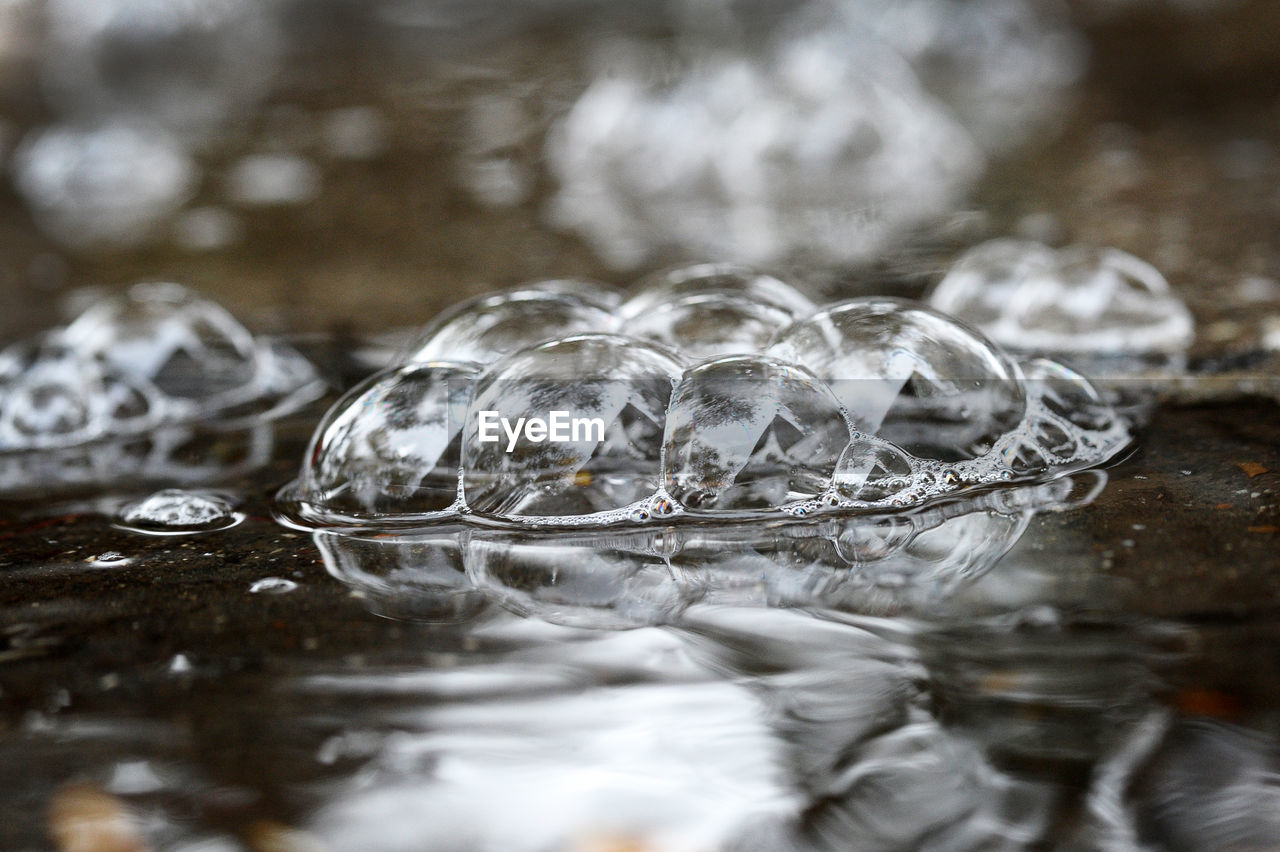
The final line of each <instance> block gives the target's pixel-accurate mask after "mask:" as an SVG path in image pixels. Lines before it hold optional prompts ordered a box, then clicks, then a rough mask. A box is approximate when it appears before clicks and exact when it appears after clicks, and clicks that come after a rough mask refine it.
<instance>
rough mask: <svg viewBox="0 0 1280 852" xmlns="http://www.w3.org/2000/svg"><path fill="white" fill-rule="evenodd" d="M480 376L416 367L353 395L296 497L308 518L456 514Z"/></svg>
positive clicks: (317, 443)
mask: <svg viewBox="0 0 1280 852" xmlns="http://www.w3.org/2000/svg"><path fill="white" fill-rule="evenodd" d="M477 374H478V369H477V368H476V367H475V366H474V365H469V364H449V363H444V362H433V363H428V364H411V365H408V366H404V367H393V368H390V369H387V370H384V371H382V372H380V373H377V374H375V375H373V376H371V377H369V378H368V379H366V380H365V381H364V382H362V383H360V384H359V385H357V386H356V387H354V388H352V389H351V390H350V391H348V392H347V394H346V395H344V396H343V397H342V399H340V400H338V402H337V404H336V405H334V406H333V407H332V408H331V409H330V410H329V413H328V414H327V415H325V418H324V419H323V420H322V421H321V422H320V425H319V427H318V428H317V429H316V432H315V436H314V437H313V438H312V441H311V448H310V449H309V451H308V452H307V460H306V464H305V466H304V469H303V473H302V476H301V478H300V479H299V481H298V483H297V485H296V488H295V491H294V493H293V494H292V499H293V500H295V501H297V505H298V507H299V509H300V511H301V512H303V513H304V514H308V515H315V516H317V517H324V516H326V515H342V516H357V517H359V516H370V517H377V516H379V515H406V514H425V513H441V512H444V511H445V510H448V509H450V508H452V507H453V506H454V505H455V503H456V502H457V497H458V465H459V461H460V458H461V438H460V432H461V429H462V425H463V423H464V422H465V415H466V410H467V405H468V403H469V402H470V400H471V393H472V390H473V387H474V385H475V379H476V376H477Z"/></svg>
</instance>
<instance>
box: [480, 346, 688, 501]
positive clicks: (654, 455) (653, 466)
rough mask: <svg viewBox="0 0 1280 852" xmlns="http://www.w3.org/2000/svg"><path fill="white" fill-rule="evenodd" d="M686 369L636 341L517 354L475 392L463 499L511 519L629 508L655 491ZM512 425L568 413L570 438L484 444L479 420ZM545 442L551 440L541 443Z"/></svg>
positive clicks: (498, 440)
mask: <svg viewBox="0 0 1280 852" xmlns="http://www.w3.org/2000/svg"><path fill="white" fill-rule="evenodd" d="M679 375H680V364H679V362H678V361H676V359H675V358H674V357H673V356H672V355H671V354H669V353H667V352H665V351H663V350H661V349H658V348H656V347H654V346H652V345H649V344H646V343H643V342H641V341H638V340H634V339H631V338H626V337H621V336H616V335H602V334H583V335H576V336H572V337H566V338H563V339H560V340H555V341H552V342H550V343H544V344H541V345H539V346H535V347H533V348H531V349H527V350H524V351H522V352H517V353H515V354H513V355H510V356H508V357H507V358H505V359H503V360H502V361H499V362H497V363H495V364H493V365H492V366H491V367H490V368H489V369H488V370H486V371H485V374H484V375H483V376H482V377H481V379H480V380H479V382H478V383H477V386H476V392H475V397H474V398H473V400H472V403H471V408H470V410H469V411H468V413H467V419H466V431H465V433H464V440H463V454H462V461H463V493H464V497H465V500H466V502H467V505H468V506H469V507H470V508H471V509H473V510H475V511H477V512H484V513H491V514H498V515H508V516H521V515H524V516H558V517H563V516H570V515H590V514H595V513H599V512H607V511H610V510H617V509H623V508H624V507H626V506H628V505H630V504H631V503H634V502H635V501H637V500H640V499H643V498H647V497H648V496H650V495H652V494H653V493H654V491H655V490H656V489H657V486H658V477H659V473H660V461H659V459H660V454H661V449H662V430H663V424H664V422H665V417H666V411H667V405H668V402H669V401H670V397H671V389H672V386H673V385H674V383H675V381H676V379H677V378H678V377H679ZM483 411H490V412H496V416H497V418H500V419H501V420H504V421H506V422H508V423H518V422H521V421H522V419H523V420H524V422H528V419H529V418H538V417H540V418H547V417H548V416H549V414H550V412H554V411H562V412H565V413H571V416H572V417H573V418H580V419H581V420H582V421H584V422H582V423H581V424H580V425H581V429H580V431H579V432H578V434H576V435H575V434H573V424H570V425H568V426H566V427H565V430H566V433H567V435H568V437H569V439H570V440H565V441H553V440H549V439H548V440H536V439H535V437H534V436H531V435H530V432H529V431H528V429H526V430H525V432H523V433H522V434H521V435H520V436H517V437H516V438H514V439H511V440H505V436H500V437H499V438H495V439H494V440H492V441H487V442H482V441H481V440H480V437H481V436H480V434H479V413H480V412H483ZM544 438H546V436H544Z"/></svg>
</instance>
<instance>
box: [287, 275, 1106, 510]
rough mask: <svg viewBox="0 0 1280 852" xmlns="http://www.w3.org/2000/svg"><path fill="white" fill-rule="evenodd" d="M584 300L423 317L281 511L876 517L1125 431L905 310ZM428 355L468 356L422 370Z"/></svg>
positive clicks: (546, 292) (529, 290) (674, 290)
mask: <svg viewBox="0 0 1280 852" xmlns="http://www.w3.org/2000/svg"><path fill="white" fill-rule="evenodd" d="M587 286H588V285H584V284H581V283H575V284H573V285H572V286H560V285H556V286H544V285H526V286H522V287H518V288H515V289H513V290H510V291H506V292H504V293H498V294H495V295H493V296H487V297H483V298H480V299H476V300H472V301H471V302H468V303H466V304H465V305H463V306H461V307H459V308H455V309H454V310H453V311H450V312H449V313H447V314H446V315H445V316H444V317H443V318H441V319H440V320H438V321H437V322H435V323H433V324H432V325H431V326H429V327H428V329H427V330H426V331H424V333H423V335H422V336H421V339H420V340H419V341H418V342H417V343H415V344H414V346H413V347H411V348H410V349H409V350H408V352H407V355H406V359H407V361H406V363H405V364H404V365H402V366H397V367H392V368H390V369H389V370H387V371H386V372H384V373H381V374H379V375H377V376H375V377H373V378H371V379H370V380H368V382H366V383H365V384H364V385H362V386H360V387H359V388H357V389H356V390H354V391H352V392H351V393H350V394H348V395H347V396H346V397H344V398H343V399H342V400H340V401H339V403H338V404H337V405H336V406H335V407H334V408H333V409H332V410H331V411H330V413H329V414H328V415H327V416H326V418H325V420H324V422H323V423H322V424H321V427H320V428H319V429H318V430H317V432H316V436H315V438H314V439H313V443H312V450H311V453H310V455H309V456H308V459H307V461H306V463H305V465H304V468H303V471H302V474H301V476H300V477H299V479H298V481H297V482H296V483H295V484H294V485H293V486H291V487H290V488H288V489H286V490H285V491H284V492H283V493H282V498H283V501H282V502H283V506H284V509H285V511H286V513H291V514H292V515H294V516H295V518H296V519H298V520H301V521H303V522H305V523H309V524H317V523H318V524H322V525H323V524H324V523H336V524H342V523H347V522H349V521H353V520H354V521H355V522H358V523H380V524H386V525H392V526H405V525H413V524H417V523H427V522H434V521H437V520H442V519H450V520H453V521H457V520H461V521H462V522H464V523H474V524H479V525H482V526H492V525H495V524H496V525H499V526H502V525H518V526H523V527H537V526H540V525H541V526H559V527H564V526H613V525H622V526H625V525H628V524H644V523H658V522H663V521H666V520H670V521H671V522H676V523H684V522H686V521H691V520H698V521H702V520H706V519H708V518H710V517H716V518H721V519H733V518H747V517H760V516H761V515H762V514H763V516H765V517H770V516H773V517H777V518H785V517H787V516H788V515H791V516H799V515H813V514H818V515H825V514H841V513H850V512H852V513H860V512H876V511H896V510H898V509H900V508H906V507H912V506H918V505H922V504H926V503H929V502H930V501H933V500H935V499H937V498H941V497H945V496H952V495H957V494H959V493H961V492H964V491H966V490H967V489H978V488H991V487H1004V483H1005V482H1006V481H1007V480H1014V479H1018V480H1022V479H1029V478H1053V477H1056V476H1060V475H1062V474H1064V473H1066V472H1069V471H1073V470H1078V469H1082V468H1087V467H1090V466H1093V465H1096V464H1098V463H1100V462H1102V461H1105V460H1106V459H1107V458H1109V457H1111V456H1112V455H1114V454H1115V453H1116V452H1118V451H1119V450H1120V449H1121V448H1122V447H1123V446H1124V445H1125V444H1126V443H1127V442H1128V440H1129V433H1128V429H1127V425H1126V422H1125V421H1124V420H1123V419H1122V418H1121V417H1119V416H1118V415H1117V414H1116V412H1115V411H1113V410H1112V408H1111V407H1110V406H1109V405H1108V404H1107V402H1106V401H1105V400H1104V399H1103V398H1102V397H1100V396H1099V394H1098V392H1097V391H1096V390H1095V389H1094V388H1093V387H1092V386H1091V385H1090V383H1089V382H1088V380H1086V379H1085V378H1084V377H1082V376H1080V375H1079V374H1078V373H1075V372H1074V371H1072V370H1071V369H1069V368H1067V367H1065V366H1063V365H1062V364H1058V363H1056V362H1054V361H1050V360H1047V359H1034V360H1029V361H1026V362H1024V363H1022V364H1018V363H1017V362H1015V361H1014V360H1012V359H1011V358H1010V356H1009V355H1008V354H1006V353H1005V351H1004V350H1002V349H1001V348H1000V347H999V346H997V345H996V344H994V343H992V342H991V341H990V340H988V339H986V338H985V337H984V336H983V335H982V334H981V333H980V332H978V331H975V330H974V329H972V328H970V327H969V326H967V325H965V324H963V323H961V322H958V321H956V320H955V319H953V318H951V317H948V316H946V315H945V314H942V313H940V312H938V311H936V310H934V309H932V308H929V307H927V306H925V305H922V304H918V303H914V302H907V301H902V300H896V299H887V298H864V299H854V300H850V301H845V302H840V303H836V304H833V305H828V306H826V307H823V308H821V309H816V310H815V309H812V308H811V302H810V301H809V300H808V299H807V298H806V297H805V296H804V295H803V294H801V293H800V292H799V291H797V290H796V289H795V288H793V287H791V286H790V285H788V284H786V283H785V282H783V281H781V280H779V279H777V278H773V277H770V276H764V275H759V274H757V273H753V272H751V271H750V270H745V269H742V268H738V267H724V266H716V265H698V266H693V267H688V268H685V269H679V270H672V271H668V272H665V273H662V274H661V275H659V276H656V277H654V278H651V279H649V280H647V281H645V282H643V283H642V286H641V287H640V288H639V289H638V290H637V291H636V292H634V294H633V295H632V297H631V298H630V299H629V300H627V301H625V302H623V303H621V304H620V305H617V304H615V303H613V302H612V300H611V299H610V298H609V294H608V293H607V292H602V294H601V295H600V297H599V298H596V297H594V296H593V294H592V292H591V291H590V290H588V289H586V287H587ZM619 332H623V333H619ZM641 338H645V339H641ZM449 354H452V355H453V356H454V357H459V358H463V359H465V360H466V361H467V365H462V364H456V363H454V364H449V363H443V362H431V361H428V362H425V363H423V362H422V359H423V358H426V357H443V356H445V355H449ZM486 364H487V366H482V365H486Z"/></svg>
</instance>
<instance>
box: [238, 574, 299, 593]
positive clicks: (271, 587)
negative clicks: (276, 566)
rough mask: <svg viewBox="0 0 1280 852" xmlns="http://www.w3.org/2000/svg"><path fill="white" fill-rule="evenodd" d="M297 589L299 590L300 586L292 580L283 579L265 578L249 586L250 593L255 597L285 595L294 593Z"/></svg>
mask: <svg viewBox="0 0 1280 852" xmlns="http://www.w3.org/2000/svg"><path fill="white" fill-rule="evenodd" d="M296 588H298V584H297V583H295V582H293V581H292V580H286V579H284V578H283V577H263V578H262V579H261V580H256V581H254V583H253V584H252V585H251V586H249V593H250V594H253V595H259V594H261V595H283V594H288V593H289V592H292V591H293V590H294V589H296Z"/></svg>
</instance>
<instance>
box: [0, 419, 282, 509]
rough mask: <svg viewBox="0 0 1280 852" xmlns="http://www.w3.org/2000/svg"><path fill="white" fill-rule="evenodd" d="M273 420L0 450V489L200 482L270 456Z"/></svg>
mask: <svg viewBox="0 0 1280 852" xmlns="http://www.w3.org/2000/svg"><path fill="white" fill-rule="evenodd" d="M275 428H276V426H275V424H274V423H271V422H258V423H254V424H243V423H242V424H229V425H224V426H219V425H218V424H193V425H190V426H169V427H163V428H160V429H155V430H153V431H151V432H149V433H147V434H146V435H143V436H139V437H134V438H117V439H112V440H104V441H95V442H93V443H90V444H86V445H84V446H80V447H71V448H68V449H63V450H47V451H43V452H41V451H33V452H14V453H0V494H3V495H4V496H6V497H10V496H21V495H23V494H28V493H32V492H39V493H42V494H48V493H50V492H54V491H61V490H70V489H75V488H80V487H85V486H101V485H106V484H109V483H120V482H122V481H127V482H130V483H173V484H192V485H195V484H206V483H209V482H216V481H225V480H228V479H233V478H235V477H237V476H243V475H245V474H247V473H250V472H252V471H255V470H260V469H261V468H263V467H265V466H266V465H267V464H268V463H269V462H270V461H271V454H272V450H273V449H274V447H275Z"/></svg>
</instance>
